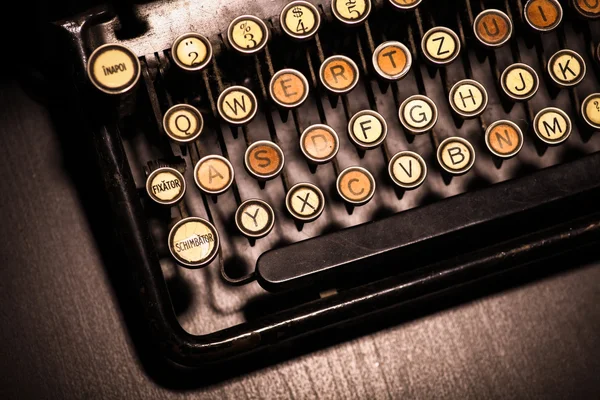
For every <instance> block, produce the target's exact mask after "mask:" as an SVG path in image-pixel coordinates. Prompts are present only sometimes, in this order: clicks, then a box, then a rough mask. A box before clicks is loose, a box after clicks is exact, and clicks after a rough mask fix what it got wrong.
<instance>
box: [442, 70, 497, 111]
mask: <svg viewBox="0 0 600 400" xmlns="http://www.w3.org/2000/svg"><path fill="white" fill-rule="evenodd" d="M448 97H449V100H450V106H451V107H452V109H453V110H454V112H456V113H457V114H458V115H460V116H461V117H463V118H474V117H477V116H478V115H481V113H483V111H485V109H486V107H487V104H488V94H487V91H486V90H485V88H484V87H483V85H482V84H481V83H479V82H477V81H474V80H472V79H464V80H462V81H459V82H457V83H456V84H455V85H454V86H453V87H452V89H450V95H449V96H448Z"/></svg>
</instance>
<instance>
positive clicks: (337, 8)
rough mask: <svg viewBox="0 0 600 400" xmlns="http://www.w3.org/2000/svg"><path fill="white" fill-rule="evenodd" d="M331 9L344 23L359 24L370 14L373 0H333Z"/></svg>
mask: <svg viewBox="0 0 600 400" xmlns="http://www.w3.org/2000/svg"><path fill="white" fill-rule="evenodd" d="M331 11H332V12H333V15H334V16H335V17H336V18H337V19H338V20H340V21H341V22H343V23H344V24H348V25H355V24H359V23H361V22H363V21H364V20H365V19H367V17H368V16H369V13H370V12H371V0H331Z"/></svg>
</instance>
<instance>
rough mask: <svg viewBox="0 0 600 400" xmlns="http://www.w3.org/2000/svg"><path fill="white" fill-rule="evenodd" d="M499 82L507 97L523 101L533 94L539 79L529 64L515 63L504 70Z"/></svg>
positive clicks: (538, 85) (537, 87) (538, 84)
mask: <svg viewBox="0 0 600 400" xmlns="http://www.w3.org/2000/svg"><path fill="white" fill-rule="evenodd" d="M500 84H501V86H502V90H504V93H506V95H507V96H508V97H510V98H511V99H513V100H517V101H525V100H529V99H531V98H532V97H533V96H535V94H536V93H537V91H538V89H539V87H540V80H539V78H538V75H537V73H536V72H535V70H534V69H533V68H531V67H530V66H529V65H526V64H521V63H517V64H512V65H510V66H508V67H507V68H506V69H505V70H504V72H503V73H502V76H501V77H500Z"/></svg>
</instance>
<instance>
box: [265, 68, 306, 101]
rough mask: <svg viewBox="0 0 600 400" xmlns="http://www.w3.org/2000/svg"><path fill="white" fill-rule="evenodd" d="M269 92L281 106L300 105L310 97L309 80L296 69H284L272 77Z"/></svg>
mask: <svg viewBox="0 0 600 400" xmlns="http://www.w3.org/2000/svg"><path fill="white" fill-rule="evenodd" d="M269 94H270V95H271V98H272V99H273V100H274V101H275V102H276V103H277V104H278V105H280V106H281V107H285V108H294V107H298V106H299V105H301V104H302V103H304V101H305V100H306V98H307V97H308V81H307V80H306V77H305V76H304V75H302V73H300V72H299V71H296V70H295V69H290V68H287V69H282V70H281V71H277V72H276V73H275V75H273V78H271V83H270V84H269Z"/></svg>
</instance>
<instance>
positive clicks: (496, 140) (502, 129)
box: [485, 120, 523, 158]
mask: <svg viewBox="0 0 600 400" xmlns="http://www.w3.org/2000/svg"><path fill="white" fill-rule="evenodd" d="M485 144H486V145H487V147H488V149H489V150H490V151H491V152H492V154H494V155H495V156H498V157H500V158H510V157H513V156H514V155H516V154H517V153H518V152H519V151H520V150H521V148H522V147H523V132H522V131H521V128H519V126H518V125H517V124H515V123H514V122H511V121H506V120H501V121H496V122H494V123H493V124H491V125H490V126H488V128H487V130H486V131H485Z"/></svg>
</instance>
